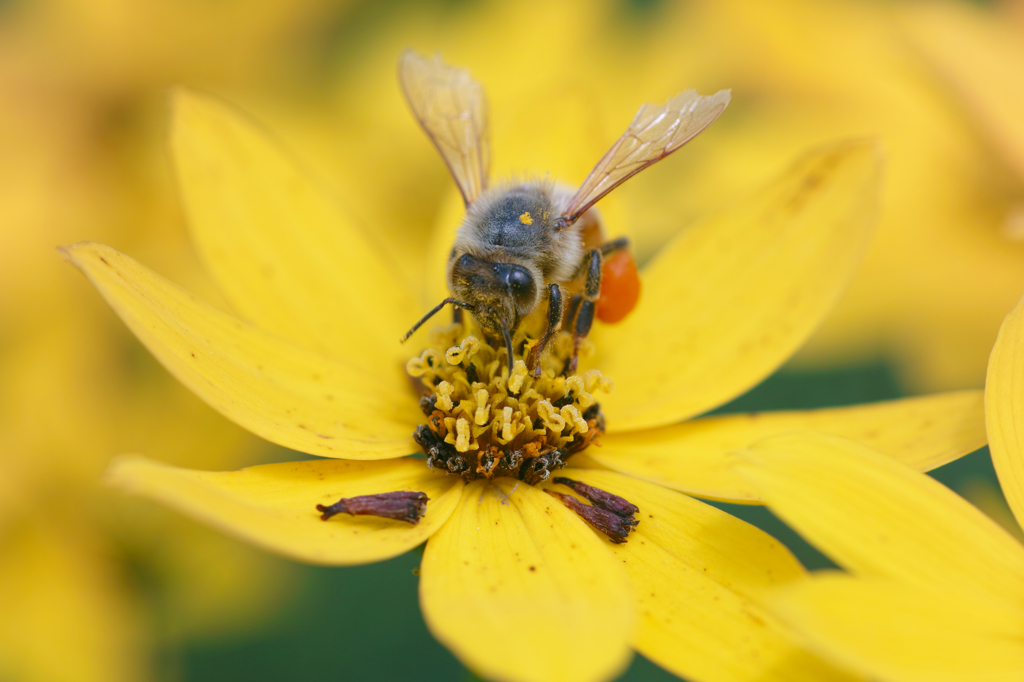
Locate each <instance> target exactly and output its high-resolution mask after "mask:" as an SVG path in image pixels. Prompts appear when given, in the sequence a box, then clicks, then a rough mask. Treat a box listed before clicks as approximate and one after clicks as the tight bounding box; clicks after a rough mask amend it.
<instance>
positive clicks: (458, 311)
mask: <svg viewBox="0 0 1024 682" xmlns="http://www.w3.org/2000/svg"><path fill="white" fill-rule="evenodd" d="M452 324H462V308H460V307H459V306H453V307H452Z"/></svg>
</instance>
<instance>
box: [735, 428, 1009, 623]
mask: <svg viewBox="0 0 1024 682" xmlns="http://www.w3.org/2000/svg"><path fill="white" fill-rule="evenodd" d="M737 468H738V469H739V470H740V471H741V472H743V474H744V475H746V476H747V477H748V479H749V480H750V482H751V483H752V484H754V485H755V486H756V488H757V490H759V491H760V493H761V496H762V499H763V500H764V501H765V502H766V503H767V504H768V505H769V506H770V507H771V509H772V511H774V512H775V513H776V514H778V515H779V516H780V517H781V518H782V520H783V521H785V522H786V523H787V524H789V525H790V526H792V527H793V528H794V529H795V530H796V531H797V532H799V533H800V534H801V535H803V536H804V537H805V538H807V539H808V540H809V541H810V542H811V543H812V544H814V545H815V546H816V547H818V548H819V549H820V550H821V551H823V552H824V553H825V554H827V555H829V556H830V557H831V558H832V559H833V560H835V561H836V563H838V564H840V565H841V566H843V567H844V568H847V569H848V570H850V571H851V572H852V573H854V574H856V575H859V576H865V577H883V578H889V579H892V580H898V581H901V582H902V583H904V584H907V585H914V586H916V587H919V588H921V589H929V590H933V591H937V592H940V593H941V594H943V595H945V594H948V593H949V592H953V591H956V592H959V593H962V594H972V595H974V596H975V597H979V598H983V599H992V598H995V599H997V600H999V601H1010V602H1015V603H1017V604H1020V605H1022V606H1024V548H1022V547H1021V546H1020V544H1018V543H1017V542H1016V541H1015V540H1014V539H1013V538H1012V537H1011V536H1010V535H1009V534H1007V533H1006V531H1004V530H1003V529H1002V528H1000V527H999V526H998V525H997V524H996V523H995V522H994V521H992V520H991V519H989V518H988V517H987V516H985V515H984V514H982V513H981V512H980V511H978V510H977V509H976V508H975V507H974V506H972V505H971V504H970V503H968V502H967V501H966V500H964V499H963V498H961V497H959V496H957V495H956V494H954V493H953V492H952V491H950V490H949V489H948V488H946V487H945V486H943V485H941V484H940V483H938V482H937V481H935V480H934V479H932V478H929V477H928V476H926V475H924V474H920V473H918V472H916V471H914V470H912V469H910V468H908V467H906V466H904V465H902V464H900V463H898V462H894V461H893V460H892V459H891V458H890V457H886V456H885V455H882V454H880V453H877V452H875V451H873V450H871V449H869V448H866V447H864V446H862V445H858V444H857V443H853V442H851V441H848V440H844V439H842V438H838V437H835V436H826V435H822V434H814V433H806V434H797V435H789V436H780V437H778V438H772V439H770V440H767V441H764V442H762V443H759V444H758V445H757V446H755V447H754V448H751V449H750V450H748V451H746V452H745V453H744V454H743V455H742V456H741V458H740V462H739V463H738V466H737Z"/></svg>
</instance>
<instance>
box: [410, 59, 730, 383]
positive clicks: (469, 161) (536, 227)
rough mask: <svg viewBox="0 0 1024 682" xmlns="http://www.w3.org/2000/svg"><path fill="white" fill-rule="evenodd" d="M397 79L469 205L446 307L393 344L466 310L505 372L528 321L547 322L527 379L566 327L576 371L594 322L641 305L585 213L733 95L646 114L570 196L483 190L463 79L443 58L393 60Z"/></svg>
mask: <svg viewBox="0 0 1024 682" xmlns="http://www.w3.org/2000/svg"><path fill="white" fill-rule="evenodd" d="M398 75H399V81H400V82H401V86H402V90H403V92H404V93H405V97H406V100H407V101H408V103H409V107H410V108H411V109H412V112H413V114H414V115H415V116H416V118H417V120H419V122H420V125H421V126H422V127H423V130H424V131H426V133H427V135H428V136H429V137H430V139H431V141H433V143H434V146H436V147H437V150H438V151H439V152H440V153H441V157H442V158H443V159H444V161H445V163H446V164H447V166H448V170H449V171H450V172H451V174H452V177H453V178H454V179H455V183H456V185H458V188H459V191H460V192H461V194H462V199H463V201H464V202H465V205H466V216H465V218H464V219H463V221H462V224H461V226H460V227H459V230H458V232H457V235H456V237H455V244H454V246H453V247H452V250H451V256H450V258H449V260H448V269H447V279H448V289H449V291H450V292H451V294H452V295H451V297H449V298H446V299H444V300H443V301H442V302H441V303H440V304H438V305H437V306H435V307H434V308H433V309H432V310H431V311H430V312H428V313H427V314H426V315H425V316H424V317H423V318H422V319H421V320H420V321H419V322H417V323H416V324H415V325H414V326H413V328H412V329H410V330H409V332H408V333H407V334H406V335H405V336H404V337H403V338H402V341H403V342H404V341H405V340H407V339H408V338H409V337H410V336H411V335H412V334H413V333H414V332H415V331H416V330H417V329H419V327H420V326H421V325H423V324H424V323H425V322H426V321H427V320H429V319H430V318H431V317H432V316H433V315H434V314H436V313H437V312H439V311H440V310H441V309H442V308H444V307H445V306H446V305H452V306H454V307H455V309H456V313H455V315H456V319H460V317H461V311H462V310H467V311H469V312H471V313H472V314H473V316H474V317H475V319H476V321H477V324H478V325H479V326H480V329H481V331H482V332H483V334H484V336H485V338H486V339H487V340H488V341H489V342H491V343H494V344H499V343H501V342H504V344H505V348H506V350H507V352H508V363H509V371H510V372H511V370H512V336H513V335H514V334H515V332H516V330H517V329H518V328H519V326H520V324H521V323H522V322H523V321H524V320H525V319H526V318H528V317H530V316H531V315H533V314H534V313H535V312H536V314H537V315H538V316H541V315H543V316H544V318H543V319H542V320H540V321H539V322H541V323H542V324H543V330H544V331H543V333H542V334H541V336H540V340H539V341H538V342H537V343H536V344H535V345H534V346H533V349H532V350H531V352H530V357H529V360H528V362H527V365H528V367H529V368H530V369H532V370H533V371H534V373H535V374H536V375H539V373H540V363H539V360H540V357H541V354H542V353H543V352H544V349H545V347H546V346H547V345H548V343H549V342H550V341H551V340H552V338H553V337H554V336H555V335H556V334H557V333H558V332H559V331H560V330H561V329H562V326H563V324H564V325H565V326H566V328H567V329H568V330H570V331H571V332H572V335H573V342H574V349H573V353H572V357H571V359H570V362H569V365H568V366H567V370H568V371H575V369H576V362H577V356H578V353H579V342H580V339H583V338H585V337H586V336H587V334H588V333H589V332H590V328H591V326H592V324H593V321H594V317H595V313H596V314H597V316H598V318H599V319H603V320H605V321H609V322H614V321H617V320H618V319H621V318H622V317H624V316H625V315H626V314H628V312H629V311H630V310H631V309H632V308H633V306H634V305H635V304H636V300H637V297H638V295H639V278H638V276H637V274H636V266H635V264H634V263H633V259H632V257H631V256H630V255H629V250H628V249H629V241H628V240H627V239H625V238H619V239H615V240H612V241H608V240H607V239H606V238H605V231H604V226H603V225H602V223H601V219H600V216H599V215H598V213H597V211H596V209H595V208H594V204H596V203H597V202H598V201H599V200H600V199H601V198H602V197H604V196H605V195H606V194H608V193H609V192H611V191H612V190H613V189H615V188H616V187H618V186H619V185H620V184H622V183H623V182H625V181H626V180H627V179H629V178H630V177H632V176H633V175H636V174H637V173H639V172H640V171H642V170H643V169H644V168H647V167H648V166H650V165H652V164H654V163H657V162H658V161H660V160H661V159H663V158H665V157H666V156H668V155H669V154H671V153H672V152H674V151H676V150H677V149H679V148H680V147H682V146H683V145H684V144H686V143H687V142H689V141H690V140H692V139H693V138H694V137H696V136H697V135H698V134H699V133H700V132H701V131H702V130H704V129H705V128H707V127H708V126H709V125H711V123H712V122H714V121H715V119H717V118H718V117H719V115H721V113H722V112H723V111H724V110H725V107H726V106H727V105H728V103H729V97H730V92H729V91H728V90H722V91H720V92H718V93H716V94H714V95H711V96H710V97H701V96H699V95H698V94H697V93H696V91H694V90H687V91H686V92H683V93H682V94H680V95H677V96H676V97H674V98H672V99H670V100H669V101H668V103H667V104H664V105H662V106H654V105H650V104H644V105H643V106H641V107H640V110H639V111H638V112H637V114H636V116H635V117H634V118H633V121H632V123H630V125H629V128H627V129H626V132H625V133H623V135H622V137H620V138H619V139H618V140H617V141H616V142H615V144H613V145H612V146H611V148H610V149H609V150H608V151H607V152H606V153H605V155H604V156H603V157H601V159H600V160H599V161H598V162H597V165H595V166H594V168H593V170H591V171H590V174H589V175H588V176H587V178H586V179H585V180H584V181H583V184H582V185H581V186H580V187H579V189H577V190H575V191H573V190H572V189H568V188H565V187H562V186H559V185H556V184H554V183H553V182H551V181H548V180H529V181H520V182H515V181H510V182H504V183H499V184H496V185H493V186H492V185H491V184H490V178H489V172H488V171H489V165H490V141H489V134H488V120H487V101H486V99H485V97H484V92H483V88H482V87H481V86H480V84H479V83H477V82H476V81H475V80H473V78H472V77H471V76H470V75H469V72H468V71H466V70H465V69H459V68H454V67H451V66H448V65H447V64H445V63H444V62H442V61H441V57H440V55H435V56H434V58H432V59H428V58H425V57H423V56H421V55H419V54H417V53H416V52H414V51H411V50H410V51H407V52H406V53H405V54H403V55H402V58H401V60H400V62H399V67H398ZM613 265H614V266H615V267H611V266H613ZM567 298H568V299H569V300H568V303H566V299H567ZM599 298H600V299H601V301H602V306H601V308H600V309H599V308H598V305H597V304H598V300H599ZM545 302H546V306H545V305H544V303H545ZM545 309H546V315H545V314H544V311H545Z"/></svg>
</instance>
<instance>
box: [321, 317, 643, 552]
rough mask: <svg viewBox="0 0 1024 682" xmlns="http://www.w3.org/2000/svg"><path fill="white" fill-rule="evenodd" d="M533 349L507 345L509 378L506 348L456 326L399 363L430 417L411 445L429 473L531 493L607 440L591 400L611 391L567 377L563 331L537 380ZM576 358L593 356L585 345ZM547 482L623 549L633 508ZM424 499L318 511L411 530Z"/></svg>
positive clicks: (386, 498) (413, 495)
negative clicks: (531, 364)
mask: <svg viewBox="0 0 1024 682" xmlns="http://www.w3.org/2000/svg"><path fill="white" fill-rule="evenodd" d="M535 344H536V341H535V340H530V339H528V338H527V339H524V340H523V341H521V342H520V343H519V344H517V346H514V348H515V347H518V348H519V350H518V351H517V352H516V354H515V357H513V364H512V371H511V372H509V363H508V351H507V350H506V349H505V346H504V344H502V345H500V346H498V347H495V346H492V345H490V344H489V343H487V342H486V341H480V339H478V338H477V337H476V336H472V335H466V333H465V329H464V327H463V325H462V324H460V323H455V324H451V325H449V326H447V327H440V328H438V329H435V330H434V331H433V332H431V335H430V347H428V348H427V349H426V350H424V351H423V352H422V353H421V354H420V355H419V357H415V358H413V359H412V360H409V362H408V363H407V364H406V371H407V372H408V373H409V376H410V378H411V379H412V380H413V382H414V383H415V385H416V387H417V388H418V389H419V391H420V393H421V394H422V397H421V398H420V407H421V408H422V409H423V414H425V415H426V417H427V421H426V423H425V424H420V425H419V426H418V427H416V432H415V433H414V434H413V438H415V440H416V442H417V443H418V444H419V446H420V447H421V448H423V452H424V453H425V454H426V455H427V465H428V466H429V467H430V468H431V469H434V470H440V471H444V472H445V473H447V474H450V475H456V476H461V477H462V478H464V479H465V480H466V481H472V480H474V479H477V478H500V477H508V478H517V479H519V480H520V481H523V482H525V483H528V484H529V485H536V484H538V483H540V482H541V481H546V480H548V479H550V478H551V473H552V472H553V471H555V470H557V469H560V468H562V467H563V466H565V465H566V462H567V461H568V459H569V458H570V457H571V456H572V455H574V454H576V453H577V452H580V451H581V450H583V449H584V448H586V447H587V446H588V445H590V444H591V443H592V442H594V440H595V439H597V438H599V437H600V436H601V435H602V434H603V433H604V414H602V413H601V406H600V405H598V403H597V400H596V398H595V397H594V394H595V393H599V392H607V391H610V390H611V388H612V383H611V381H610V380H609V379H607V378H606V377H604V376H602V375H601V373H600V372H599V371H597V370H596V369H591V370H587V371H586V372H583V373H580V374H568V373H567V368H568V366H569V361H570V359H571V358H572V354H573V344H574V341H573V338H572V336H571V335H570V334H568V333H565V332H563V333H562V334H560V335H559V336H558V337H557V338H556V339H554V341H553V342H552V343H551V344H550V345H549V350H548V352H547V353H546V354H545V355H544V357H543V358H542V359H541V361H540V373H539V375H537V372H535V371H534V372H530V371H528V370H527V367H526V363H525V362H524V361H523V358H524V357H526V356H528V355H529V353H530V350H531V349H532V347H533V346H534V345H535ZM440 349H447V350H444V351H442V350H440ZM579 351H580V354H581V355H583V356H586V355H587V354H589V353H590V351H591V348H590V346H589V344H588V343H587V342H586V340H585V339H584V340H582V343H581V345H580V348H579ZM535 375H537V376H535ZM552 483H554V484H557V485H559V486H563V487H564V488H566V489H568V490H571V491H572V492H573V493H575V494H576V495H578V496H579V497H580V498H583V500H586V502H587V503H589V504H587V503H584V502H583V501H581V500H580V499H578V498H577V497H573V496H571V495H567V494H565V493H562V492H558V491H557V490H552V489H548V490H547V491H546V492H547V493H548V494H550V495H551V496H552V497H554V498H556V499H558V500H559V501H560V502H561V503H562V504H564V505H565V506H566V507H568V508H569V509H571V510H572V511H573V512H575V513H576V514H577V515H578V516H579V517H580V518H582V519H583V520H584V521H586V522H587V523H588V524H590V525H591V526H592V527H593V528H594V529H595V530H597V531H598V532H600V533H603V534H604V535H605V536H607V537H608V539H609V540H610V541H611V542H614V543H622V542H626V540H627V538H628V537H629V534H630V533H631V532H632V531H633V529H634V528H635V527H636V525H637V523H638V522H637V520H636V514H637V512H638V511H639V510H638V509H637V507H636V505H634V504H632V503H630V502H629V501H628V500H626V499H623V498H621V497H619V496H617V495H614V494H612V493H609V492H606V491H604V490H601V489H599V488H594V487H593V486H590V485H587V484H586V483H583V482H581V481H574V480H572V479H569V478H563V477H556V478H554V479H553V480H552ZM427 501H428V498H427V496H426V494H424V493H422V492H415V491H407V490H402V491H395V492H385V493H379V494H374V495H361V496H359V497H348V498H342V499H340V500H338V501H337V502H335V503H334V504H332V505H327V506H325V505H317V507H316V509H317V511H318V512H321V516H320V518H321V519H323V520H324V521H326V520H328V519H330V518H331V517H333V516H335V515H337V514H342V513H344V514H350V515H352V516H356V515H363V514H365V515H370V516H380V517H384V518H390V519H395V520H398V521H405V522H407V523H411V524H416V523H419V520H420V519H421V518H422V517H423V515H424V514H425V513H426V511H427V509H426V507H427Z"/></svg>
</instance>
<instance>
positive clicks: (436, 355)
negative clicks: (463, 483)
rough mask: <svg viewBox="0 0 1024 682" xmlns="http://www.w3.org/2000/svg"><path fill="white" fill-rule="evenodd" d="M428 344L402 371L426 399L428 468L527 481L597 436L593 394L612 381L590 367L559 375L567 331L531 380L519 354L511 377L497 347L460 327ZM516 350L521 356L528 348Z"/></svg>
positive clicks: (568, 343)
mask: <svg viewBox="0 0 1024 682" xmlns="http://www.w3.org/2000/svg"><path fill="white" fill-rule="evenodd" d="M431 344H432V347H431V348H428V349H426V350H424V351H423V352H422V353H421V354H420V356H419V357H417V358H413V359H412V360H410V361H409V363H408V364H407V369H408V372H409V374H410V376H413V377H415V378H417V379H419V382H420V384H421V385H422V387H423V391H424V394H425V395H426V396H427V397H426V398H425V399H424V410H425V412H427V415H428V417H429V418H428V420H427V423H426V424H424V425H423V426H422V427H420V429H419V430H418V431H417V433H418V435H417V442H420V445H421V446H423V447H424V451H425V452H426V453H427V455H428V463H429V464H430V465H431V466H432V467H434V468H440V469H445V470H447V471H448V472H450V473H455V474H459V475H461V476H463V477H464V478H466V479H467V480H470V479H473V478H478V477H481V476H483V477H488V478H490V477H498V476H510V477H516V478H519V479H520V480H523V481H525V482H527V483H530V484H534V483H537V482H539V481H541V480H544V479H545V478H547V477H548V475H549V474H550V472H551V471H553V470H555V469H557V468H559V467H561V466H563V465H564V464H565V461H566V460H567V459H568V458H569V457H570V456H571V455H572V454H574V453H576V452H579V451H580V450H582V449H584V448H586V447H587V446H588V445H589V444H590V443H591V442H592V441H593V440H594V439H595V438H597V437H599V436H600V435H601V434H602V433H603V432H604V417H603V415H602V414H601V412H600V408H599V407H598V405H597V402H596V398H595V396H594V393H595V392H602V391H606V390H609V389H610V388H611V382H610V381H608V379H606V378H605V377H603V376H602V375H601V373H600V372H599V371H597V370H588V371H586V372H583V373H582V374H578V375H577V374H573V375H569V376H565V375H563V374H562V371H563V369H564V367H565V366H566V364H567V360H568V358H569V356H570V354H571V353H572V349H573V343H572V337H571V336H570V335H569V334H567V333H563V334H561V335H559V337H557V338H556V339H555V340H553V342H552V343H551V345H550V348H551V350H550V351H549V352H548V353H547V354H545V356H544V357H543V358H542V359H541V373H540V377H537V378H535V377H534V376H533V373H532V372H531V371H530V370H529V369H528V368H527V366H526V363H525V362H524V361H523V359H522V358H521V357H516V358H515V359H514V362H513V366H512V372H511V374H510V373H509V371H508V360H507V357H506V350H505V348H504V345H500V346H498V347H492V346H491V345H490V344H488V343H485V342H483V341H481V340H480V339H478V338H477V337H476V336H472V335H469V336H466V335H464V333H463V331H462V328H461V326H460V325H451V326H448V327H442V328H439V329H436V330H434V331H433V332H432V334H431ZM434 344H437V345H434ZM516 347H517V348H523V349H524V352H525V353H527V354H528V353H529V348H530V343H529V341H528V340H525V339H521V340H520V342H519V343H517V344H516ZM441 348H447V350H446V351H442V350H440V349H441ZM584 350H586V349H584ZM517 356H518V353H517ZM428 430H429V432H428Z"/></svg>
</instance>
